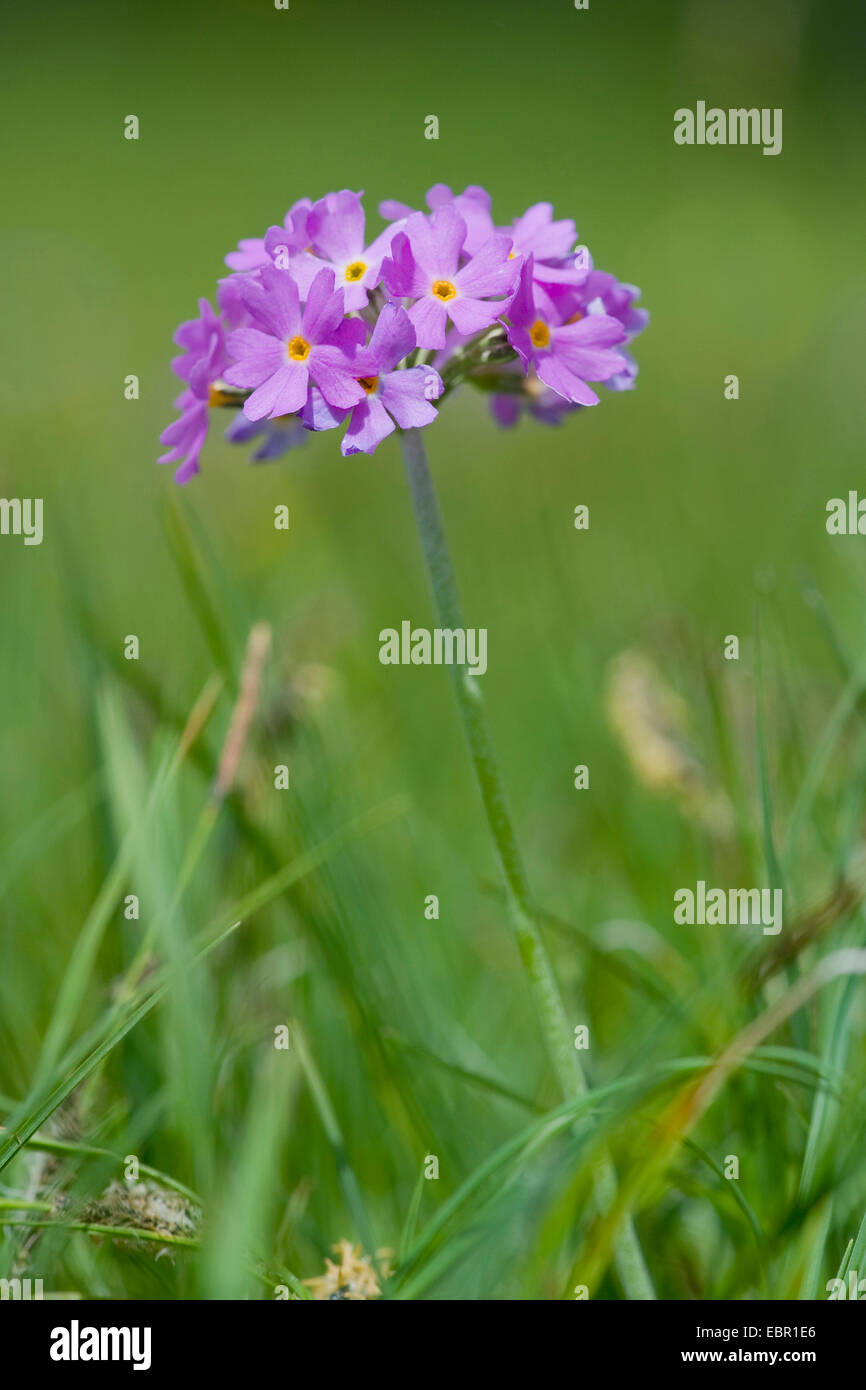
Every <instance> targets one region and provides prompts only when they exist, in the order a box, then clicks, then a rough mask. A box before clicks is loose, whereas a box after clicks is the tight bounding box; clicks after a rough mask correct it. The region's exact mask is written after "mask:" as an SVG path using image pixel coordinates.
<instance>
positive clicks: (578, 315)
mask: <svg viewBox="0 0 866 1390" xmlns="http://www.w3.org/2000/svg"><path fill="white" fill-rule="evenodd" d="M582 318H583V314H582V313H581V312H580V310H579V309H578V310H577V311H576V312H575V313H573V314H572V316H571V318H570V319H566V320H565V322H566V323H579V322H580V320H581V319H582Z"/></svg>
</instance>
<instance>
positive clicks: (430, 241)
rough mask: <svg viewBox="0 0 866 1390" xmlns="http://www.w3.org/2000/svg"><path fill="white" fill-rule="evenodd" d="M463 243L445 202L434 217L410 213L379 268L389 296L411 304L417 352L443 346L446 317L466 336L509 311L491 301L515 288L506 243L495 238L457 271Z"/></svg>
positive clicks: (457, 219)
mask: <svg viewBox="0 0 866 1390" xmlns="http://www.w3.org/2000/svg"><path fill="white" fill-rule="evenodd" d="M465 240H466V223H465V222H464V220H463V218H462V217H461V216H460V214H459V213H458V212H457V211H455V209H454V207H453V206H452V205H451V204H450V203H445V204H444V205H443V206H442V207H440V208H438V209H437V210H436V212H434V213H433V215H432V217H426V216H425V215H424V213H422V212H416V213H413V214H412V216H411V217H409V218H408V219H407V221H406V225H405V229H404V230H403V231H400V232H398V233H397V235H396V236H395V237H394V240H393V242H392V243H391V255H390V257H389V258H387V259H386V260H385V261H383V263H382V278H383V280H384V283H385V287H386V289H387V290H388V292H389V294H391V295H393V296H395V297H396V298H398V299H404V298H405V299H414V300H415V303H414V304H413V305H412V308H411V309H410V311H409V318H410V319H411V320H412V323H413V325H414V328H415V334H416V338H417V341H418V346H419V347H422V348H441V347H444V346H445V326H446V323H447V320H448V319H449V318H450V319H451V321H452V323H453V324H454V327H455V328H456V329H457V331H458V333H462V334H464V335H468V334H473V333H478V332H480V331H481V330H482V329H484V328H488V327H489V326H490V324H492V323H494V322H495V321H496V319H497V318H498V317H499V316H500V315H501V314H502V313H504V312H505V310H506V309H507V307H508V299H507V298H505V299H496V300H490V298H489V296H491V295H505V296H508V295H510V293H511V291H512V290H513V289H514V284H515V280H516V278H517V275H518V271H519V264H520V263H519V261H515V260H509V252H510V250H511V241H510V238H509V237H506V236H501V235H499V234H498V233H493V235H492V236H490V237H488V238H487V240H486V241H485V242H484V245H483V246H482V247H481V249H480V250H479V251H478V252H477V254H476V255H474V256H470V257H469V260H468V261H467V262H466V264H465V265H463V266H460V253H461V251H462V250H463V247H464V242H465ZM458 267H459V269H458Z"/></svg>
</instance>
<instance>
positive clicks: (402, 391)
mask: <svg viewBox="0 0 866 1390" xmlns="http://www.w3.org/2000/svg"><path fill="white" fill-rule="evenodd" d="M414 347H415V330H414V329H413V327H412V324H411V322H410V321H409V315H408V314H407V313H406V310H405V309H402V308H400V306H399V305H397V304H386V305H385V307H384V308H383V310H382V312H381V313H380V315H379V317H378V319H377V321H376V326H375V328H374V329H373V334H372V337H371V338H370V342H369V344H368V345H367V347H366V348H361V349H360V350H359V351H358V353H357V354H356V356H355V359H354V368H353V370H354V371H355V372H356V373H358V381H359V384H360V385H361V386H362V387H363V390H364V399H363V400H362V401H361V402H360V403H359V404H358V405H356V406H355V407H354V409H353V410H352V413H351V416H350V418H349V428H348V429H347V430H346V433H345V435H344V436H343V442H342V444H341V445H340V451H341V453H342V454H344V455H349V454H359V453H363V454H372V452H373V450H374V449H375V448H376V446H377V445H378V444H381V442H382V440H383V439H385V438H386V437H387V435H389V434H391V433H392V431H393V430H394V428H395V425H399V426H400V429H402V430H411V429H420V427H421V426H422V425H429V424H430V422H431V421H432V420H435V419H436V416H437V414H438V413H439V412H438V411H437V410H436V409H435V408H434V407H433V406H432V405H431V401H435V400H437V399H438V398H439V396H441V395H442V391H443V389H444V388H443V386H442V381H441V378H440V376H439V373H438V372H437V371H434V369H433V368H432V367H404V368H403V369H402V370H401V371H396V370H395V368H396V366H397V363H398V362H402V360H403V358H404V357H406V356H407V355H408V354H409V353H410V352H411V351H412V350H413V348H414Z"/></svg>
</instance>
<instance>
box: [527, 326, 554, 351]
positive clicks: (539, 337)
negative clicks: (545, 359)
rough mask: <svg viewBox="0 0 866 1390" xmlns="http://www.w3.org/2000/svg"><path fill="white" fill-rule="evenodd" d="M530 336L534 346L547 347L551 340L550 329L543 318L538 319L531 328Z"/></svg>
mask: <svg viewBox="0 0 866 1390" xmlns="http://www.w3.org/2000/svg"><path fill="white" fill-rule="evenodd" d="M529 337H530V341H531V343H532V346H533V347H537V348H545V347H547V344H548V343H549V342H550V329H549V328H548V326H547V324H546V323H542V321H541V319H536V320H535V323H534V324H533V325H532V327H531V328H530V330H529Z"/></svg>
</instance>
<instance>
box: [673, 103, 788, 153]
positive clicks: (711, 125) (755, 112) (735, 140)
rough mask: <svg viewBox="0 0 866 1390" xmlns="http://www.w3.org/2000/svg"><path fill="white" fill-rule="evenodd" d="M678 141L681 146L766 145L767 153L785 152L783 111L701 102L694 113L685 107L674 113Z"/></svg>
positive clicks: (763, 107)
mask: <svg viewBox="0 0 866 1390" xmlns="http://www.w3.org/2000/svg"><path fill="white" fill-rule="evenodd" d="M674 140H675V141H676V143H677V144H678V145H763V147H764V154H781V153H782V108H781V107H780V106H777V107H774V108H773V109H772V110H771V109H770V107H768V106H762V107H761V108H760V110H759V109H758V107H757V106H751V107H745V106H737V107H734V106H731V107H729V108H728V110H727V111H726V110H724V108H723V107H721V106H711V107H709V109H708V108H707V103H706V102H705V101H699V102H698V104H697V107H696V109H695V110H694V111H692V110H690V108H689V107H688V106H681V107H679V109H678V110H676V111H675V112H674Z"/></svg>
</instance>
